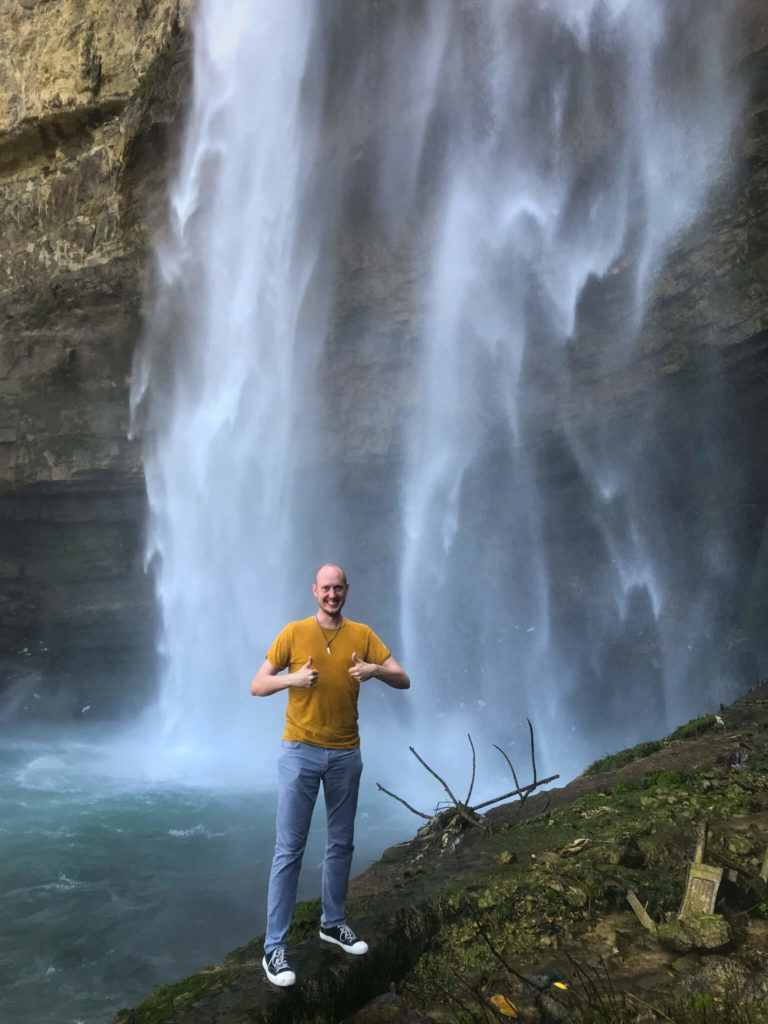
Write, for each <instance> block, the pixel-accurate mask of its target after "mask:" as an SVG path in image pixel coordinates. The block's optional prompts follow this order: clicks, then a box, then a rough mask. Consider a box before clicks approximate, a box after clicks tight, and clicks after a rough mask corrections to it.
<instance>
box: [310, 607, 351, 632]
mask: <svg viewBox="0 0 768 1024" xmlns="http://www.w3.org/2000/svg"><path fill="white" fill-rule="evenodd" d="M315 619H316V621H317V624H318V626H322V627H323V629H340V628H341V624H342V622H343V621H344V618H343V616H342V614H341V612H339V613H338V615H329V614H328V613H327V612H324V611H322V610H319V609H318V611H317V612H316V613H315Z"/></svg>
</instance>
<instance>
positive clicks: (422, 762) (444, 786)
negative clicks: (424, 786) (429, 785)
mask: <svg viewBox="0 0 768 1024" xmlns="http://www.w3.org/2000/svg"><path fill="white" fill-rule="evenodd" d="M408 749H409V750H410V752H411V753H412V754H413V756H414V757H415V758H416V760H417V761H418V762H419V764H423V765H424V767H425V768H426V769H427V771H428V772H429V774H430V775H434V777H435V778H436V779H437V781H438V782H439V783H440V785H441V786H442V787H443V789H444V790H445V792H446V793H447V794H448V796H449V797H450V798H451V803H453V804H454V805H455V806H456V807H458V806H459V801H458V800H457V799H456V797H455V796H454V795H453V793H452V792H451V791H450V789H449V788H448V784H447V783H446V781H445V779H441V778H440V776H439V775H438V774H437V772H436V771H435V770H434V768H430V767H429V765H428V764H427V762H426V761H425V760H424V758H423V757H420V756H419V754H418V753H417V752H416V751H415V750H414V749H413V747H408Z"/></svg>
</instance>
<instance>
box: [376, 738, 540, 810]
mask: <svg viewBox="0 0 768 1024" xmlns="http://www.w3.org/2000/svg"><path fill="white" fill-rule="evenodd" d="M526 720H527V722H528V730H529V732H530V736H531V768H532V771H533V782H531V783H529V785H527V786H521V785H520V782H519V780H518V778H517V774H516V772H515V769H514V767H513V766H512V762H511V761H510V759H509V757H507V755H506V754H505V753H504V751H503V750H502V749H501V747H499V746H497V745H496V744H495V743H494V744H493V745H494V747H496V749H497V750H498V751H499V753H500V754H501V756H502V757H503V758H504V760H505V761H506V762H507V764H508V765H509V768H510V771H511V772H512V778H513V779H514V780H515V788H514V789H513V790H511V791H510V792H509V793H503V794H502V795H501V796H496V797H493V799H491V800H485V801H483V803H479V804H475V805H474V806H470V804H469V801H470V799H471V797H472V791H473V790H474V788H475V774H476V770H477V755H476V752H475V745H474V743H473V742H472V737H471V736H470V734H469V733H467V739H468V740H469V745H470V747H471V748H472V777H471V779H470V783H469V792H468V793H467V799H466V800H465V801H464V802H463V803H462V802H461V801H460V800H457V799H456V797H455V796H454V794H453V793H452V791H451V788H450V786H449V785H448V783H447V782H446V781H445V779H443V778H442V777H441V776H440V775H438V774H437V772H436V771H435V770H434V768H432V767H431V766H430V765H429V764H427V762H426V761H425V760H424V758H423V757H422V756H421V755H420V754H419V753H418V752H417V751H416V750H415V749H414V748H413V747H409V748H408V749H409V750H410V752H411V753H412V754H413V756H414V757H415V758H416V760H417V761H418V762H419V764H421V765H422V766H423V767H424V768H426V770H427V771H428V772H429V774H430V775H432V776H433V778H435V779H437V781H438V782H439V783H440V785H441V786H442V787H443V789H444V790H445V792H446V793H447V794H448V796H449V797H450V800H451V804H452V806H453V809H454V810H455V811H456V812H457V813H458V814H459V816H460V817H461V818H463V819H464V821H466V822H467V823H468V824H470V825H475V826H476V827H477V828H485V826H484V825H483V823H482V821H481V820H480V818H479V816H478V814H477V812H478V811H479V810H480V809H481V808H483V807H490V806H491V804H497V803H500V802H501V801H502V800H509V799H510V798H511V797H514V796H517V797H520V803H521V804H522V803H523V802H524V801H525V800H526V798H527V797H528V796H529V795H530V794H531V793H532V792H533V791H534V789H538V788H539V786H546V785H547V784H548V783H550V782H554V781H555V779H559V778H560V776H559V775H550V776H549V778H546V779H539V777H538V774H537V770H536V747H535V743H534V737H533V726H532V725H531V720H530V718H529V719H526ZM376 785H377V786H378V788H379V789H380V790H381V792H382V793H386V794H387V796H391V797H392V798H393V799H394V800H397V801H398V802H399V803H401V804H402V805H403V806H404V807H407V808H408V810H409V811H411V812H412V813H413V814H416V815H417V816H418V817H419V818H425V819H426V820H427V821H432V819H433V818H434V817H435V815H434V814H425V813H424V812H423V811H417V810H416V808H415V807H411V805H410V804H409V803H408V802H407V801H405V800H403V798H402V797H401V796H398V795H397V794H396V793H391V792H390V791H389V790H388V789H385V788H384V786H382V785H381V783H379V782H377V783H376Z"/></svg>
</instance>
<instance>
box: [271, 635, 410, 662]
mask: <svg viewBox="0 0 768 1024" xmlns="http://www.w3.org/2000/svg"><path fill="white" fill-rule="evenodd" d="M390 653H391V652H390V650H389V648H388V647H387V645H386V644H385V643H383V641H381V640H380V639H379V638H378V637H377V636H376V634H375V633H374V632H373V630H370V631H369V633H368V646H367V649H366V652H365V660H366V661H367V662H369V663H370V664H371V665H381V664H382V663H383V662H385V661H386V660H387V658H388V657H389V655H390ZM269 660H270V661H272V659H271V658H270V659H269ZM272 664H274V662H272Z"/></svg>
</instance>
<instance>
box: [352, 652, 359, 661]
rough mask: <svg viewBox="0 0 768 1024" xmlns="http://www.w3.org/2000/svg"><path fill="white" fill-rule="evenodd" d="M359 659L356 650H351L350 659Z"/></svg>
mask: <svg viewBox="0 0 768 1024" xmlns="http://www.w3.org/2000/svg"><path fill="white" fill-rule="evenodd" d="M359 660H360V659H359V658H358V656H357V652H356V651H352V661H359Z"/></svg>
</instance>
